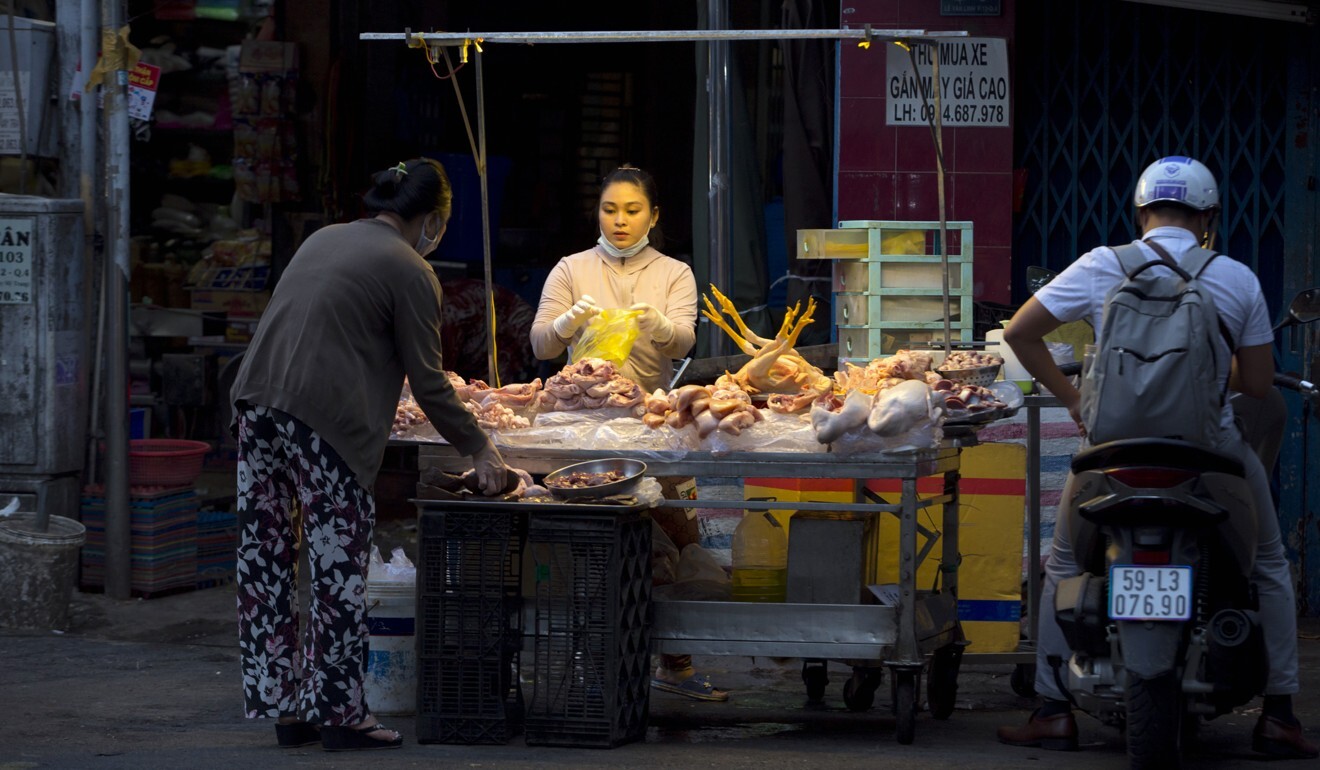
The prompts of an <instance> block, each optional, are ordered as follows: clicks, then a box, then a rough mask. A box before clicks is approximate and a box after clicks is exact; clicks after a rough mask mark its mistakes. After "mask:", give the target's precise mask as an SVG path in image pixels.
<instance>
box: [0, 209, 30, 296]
mask: <svg viewBox="0 0 1320 770" xmlns="http://www.w3.org/2000/svg"><path fill="white" fill-rule="evenodd" d="M32 225H33V220H32V219H31V218H30V217H24V218H19V219H8V218H6V219H0V305H26V304H28V303H30V302H32V267H33V265H32Z"/></svg>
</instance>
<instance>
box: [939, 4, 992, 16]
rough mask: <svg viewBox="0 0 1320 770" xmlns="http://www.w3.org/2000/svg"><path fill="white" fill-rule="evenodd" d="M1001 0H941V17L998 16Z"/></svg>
mask: <svg viewBox="0 0 1320 770" xmlns="http://www.w3.org/2000/svg"><path fill="white" fill-rule="evenodd" d="M1000 5H1001V3H1000V0H940V15H941V16H998V15H999V14H1000V13H1001V9H1000Z"/></svg>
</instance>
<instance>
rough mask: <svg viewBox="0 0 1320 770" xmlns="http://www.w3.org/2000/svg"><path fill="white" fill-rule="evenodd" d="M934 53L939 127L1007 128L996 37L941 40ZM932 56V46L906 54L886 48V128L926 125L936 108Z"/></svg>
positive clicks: (1002, 54) (1003, 47) (1003, 70)
mask: <svg viewBox="0 0 1320 770" xmlns="http://www.w3.org/2000/svg"><path fill="white" fill-rule="evenodd" d="M938 55H939V65H940V117H941V120H942V122H943V125H944V126H946V127H963V126H969V127H970V126H1008V125H1009V116H1010V112H1009V82H1010V81H1009V76H1008V44H1007V41H1005V40H1004V39H1003V38H996V37H969V38H956V39H950V40H941V41H940V42H939V45H938ZM935 56H936V47H935V46H928V45H918V46H914V47H913V48H912V51H911V53H910V54H909V53H908V51H906V50H904V49H903V48H901V47H899V46H896V45H891V46H887V54H886V69H885V97H886V99H887V104H886V110H885V125H889V126H925V125H927V124H928V123H929V122H930V120H931V118H932V117H933V111H934V109H935V96H934V88H933V84H932V72H933V69H934V62H935ZM914 59H915V61H916V68H915V69H914V68H913V60H914Z"/></svg>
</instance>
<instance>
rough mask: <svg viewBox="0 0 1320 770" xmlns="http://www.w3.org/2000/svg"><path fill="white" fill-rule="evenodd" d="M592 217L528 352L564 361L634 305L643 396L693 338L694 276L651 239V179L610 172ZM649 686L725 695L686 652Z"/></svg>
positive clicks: (683, 539) (633, 374) (626, 371)
mask: <svg viewBox="0 0 1320 770" xmlns="http://www.w3.org/2000/svg"><path fill="white" fill-rule="evenodd" d="M596 216H597V219H598V220H599V223H600V238H599V239H598V240H597V241H596V245H595V246H593V247H592V248H590V249H588V250H587V251H582V252H578V253H577V254H570V255H569V256H567V257H564V258H563V259H561V260H559V264H557V265H555V267H554V269H553V270H551V271H550V276H549V277H548V278H546V281H545V288H544V289H542V290H541V304H540V306H539V307H538V308H537V310H536V320H535V321H534V322H533V323H532V350H533V351H535V353H536V357H537V358H540V359H550V358H555V357H556V356H558V355H560V354H561V353H563V352H564V349H565V348H567V349H568V350H569V357H570V358H571V357H572V350H573V346H574V344H576V342H577V340H578V338H579V335H580V334H581V332H582V328H583V327H585V326H586V325H587V321H589V320H591V317H592V316H594V315H596V314H598V313H600V311H601V310H602V309H604V308H631V309H633V310H639V311H641V313H642V314H641V316H639V317H638V319H637V323H638V327H639V332H640V333H639V334H638V337H637V341H636V342H635V343H634V344H633V348H632V352H631V353H630V354H629V356H628V360H627V361H626V362H624V365H623V371H622V374H623V375H624V376H625V377H627V378H629V379H631V380H633V381H634V382H636V383H637V384H638V385H640V386H641V387H642V389H643V390H645V391H646V392H647V393H650V392H651V391H653V390H655V389H657V388H662V389H663V388H668V387H669V381H670V380H671V379H673V377H674V366H673V359H675V358H679V357H682V356H684V355H686V354H687V352H688V351H689V350H691V349H692V343H693V341H694V340H695V339H696V335H697V331H696V325H697V281H696V279H695V278H693V276H692V268H690V267H688V266H687V265H685V264H683V263H682V262H679V261H678V260H677V259H674V258H672V257H667V256H665V255H664V254H661V253H660V252H659V251H657V250H656V246H658V245H660V244H659V243H656V242H653V241H652V237H655V236H658V235H659V233H658V231H656V230H654V228H655V226H656V223H657V222H658V221H659V220H660V206H659V205H658V204H657V198H656V192H655V180H654V179H652V178H651V175H650V174H648V173H646V172H645V171H642V170H641V169H639V168H633V167H631V166H623V167H622V168H618V169H615V170H614V171H613V172H611V173H610V174H609V175H608V176H606V177H605V181H604V182H603V183H602V184H601V188H600V200H599V202H598V203H597V205H596ZM655 240H656V241H658V240H659V238H658V237H656V238H655ZM685 523H686V522H685ZM664 529H665V532H666V534H668V535H669V537H670V539H672V540H673V541H674V542H675V544H676V545H678V547H680V548H681V547H683V546H684V545H686V544H687V543H688V542H692V541H693V540H695V536H696V531H695V530H696V527H695V522H691V523H690V524H689V525H688V526H672V527H671V526H665V527H664ZM671 530H673V531H671ZM651 686H652V687H654V688H656V689H658V690H663V691H665V692H672V693H677V694H679V695H683V696H686V697H689V698H695V699H697V700H706V701H724V700H728V698H729V695H728V693H726V692H724V691H723V690H720V689H717V688H716V687H715V686H714V685H712V684H711V683H710V679H709V678H708V677H706V676H704V675H701V674H698V673H697V672H696V671H695V670H694V669H693V668H692V657H691V656H690V655H661V656H660V665H659V666H658V667H657V668H656V670H655V677H654V678H653V679H652V680H651Z"/></svg>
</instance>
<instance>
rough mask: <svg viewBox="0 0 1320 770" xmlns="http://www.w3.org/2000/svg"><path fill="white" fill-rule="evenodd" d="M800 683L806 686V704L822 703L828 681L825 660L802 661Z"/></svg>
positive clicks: (817, 704)
mask: <svg viewBox="0 0 1320 770" xmlns="http://www.w3.org/2000/svg"><path fill="white" fill-rule="evenodd" d="M802 683H803V684H805V685H806V686H807V705H808V706H819V705H821V704H823V703H824V702H825V686H826V685H828V684H829V683H830V678H829V672H828V671H827V670H826V663H825V661H823V660H804V661H802Z"/></svg>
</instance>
